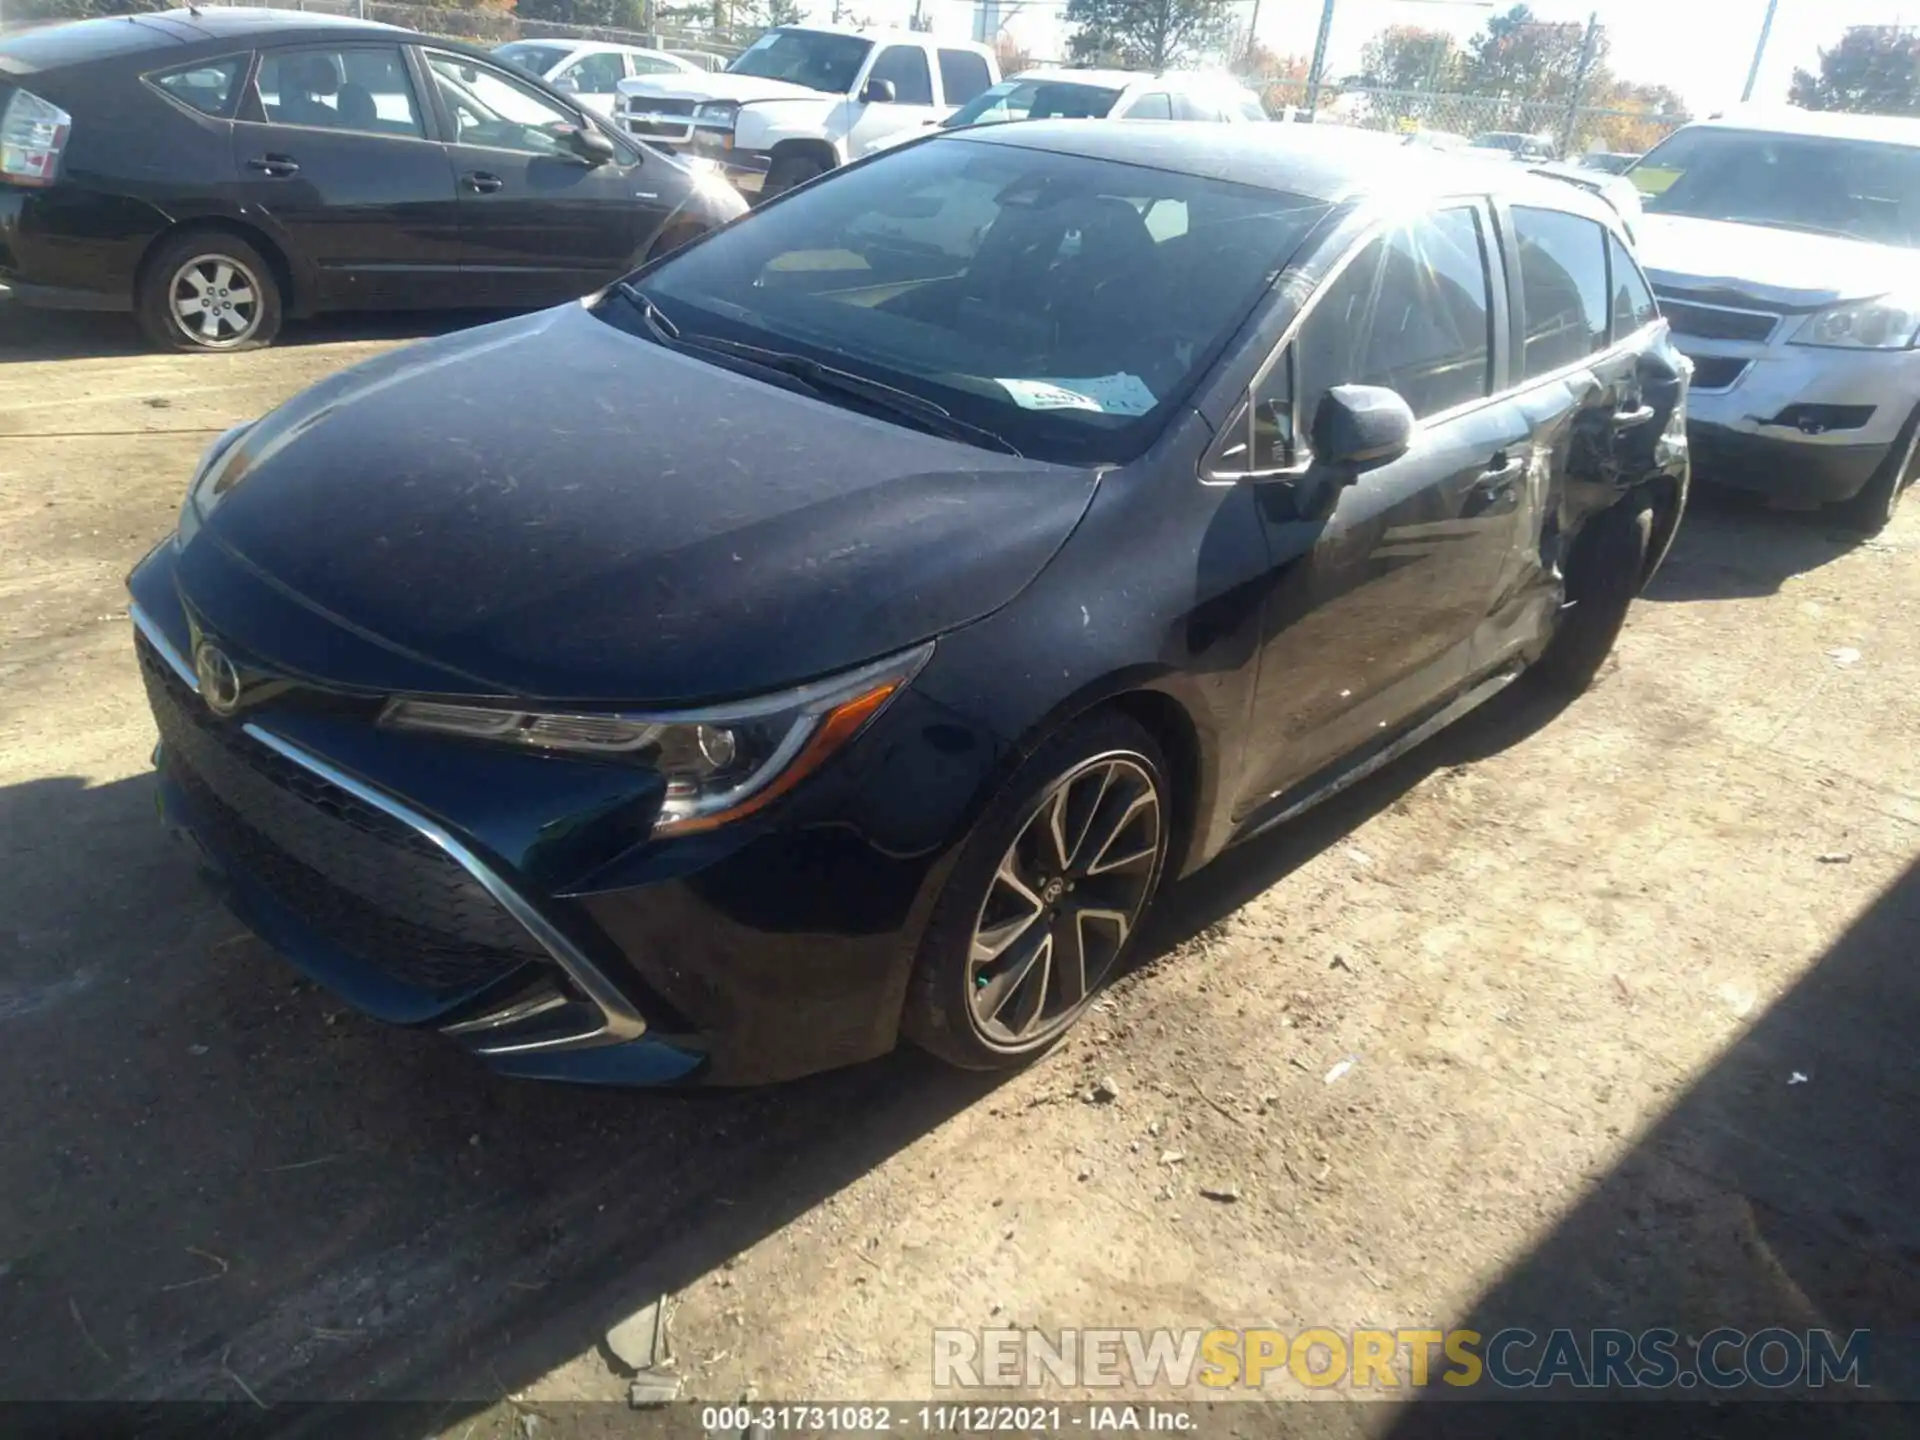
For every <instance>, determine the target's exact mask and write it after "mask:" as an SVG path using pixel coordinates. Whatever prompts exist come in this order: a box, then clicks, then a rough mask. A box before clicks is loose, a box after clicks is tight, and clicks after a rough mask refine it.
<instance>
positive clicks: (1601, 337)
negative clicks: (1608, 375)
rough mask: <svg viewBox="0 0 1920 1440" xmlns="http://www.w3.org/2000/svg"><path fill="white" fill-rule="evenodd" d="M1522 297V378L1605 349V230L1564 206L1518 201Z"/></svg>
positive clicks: (1515, 213)
mask: <svg viewBox="0 0 1920 1440" xmlns="http://www.w3.org/2000/svg"><path fill="white" fill-rule="evenodd" d="M1513 233H1514V239H1515V241H1516V242H1517V243H1518V245H1519V249H1520V299H1521V305H1522V308H1523V309H1524V311H1525V313H1526V330H1525V335H1526V378H1527V379H1529V380H1532V379H1535V378H1536V377H1538V376H1541V375H1545V374H1548V373H1549V372H1551V371H1554V370H1558V369H1560V368H1561V367H1562V366H1565V365H1574V364H1577V363H1579V362H1580V361H1582V360H1584V359H1586V357H1587V356H1589V355H1591V354H1593V353H1594V352H1595V351H1597V350H1604V349H1606V348H1607V334H1608V316H1609V307H1608V304H1607V238H1608V236H1607V232H1606V229H1605V227H1603V226H1602V225H1600V224H1599V223H1598V222H1597V221H1593V220H1588V219H1585V218H1583V217H1582V216H1579V215H1569V214H1567V213H1566V212H1565V211H1564V210H1537V209H1534V208H1532V207H1531V206H1526V205H1516V206H1515V207H1514V210H1513Z"/></svg>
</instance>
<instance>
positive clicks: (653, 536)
mask: <svg viewBox="0 0 1920 1440" xmlns="http://www.w3.org/2000/svg"><path fill="white" fill-rule="evenodd" d="M238 443H239V450H238V452H237V454H236V456H235V458H234V460H233V461H232V462H231V464H230V466H229V467H228V468H227V469H226V470H225V472H224V473H223V474H222V476H221V477H220V479H219V482H218V483H219V489H220V492H221V493H220V495H219V497H218V499H217V502H216V503H215V504H213V505H212V506H211V507H209V508H208V513H207V514H206V518H205V519H204V521H203V523H202V525H201V527H200V529H199V530H198V532H197V533H196V534H195V535H194V536H193V538H192V539H191V540H190V541H189V542H188V543H187V545H186V547H185V548H184V550H183V551H182V554H181V559H180V565H179V576H180V585H181V589H182V591H183V592H184V596H185V599H186V600H187V602H188V604H189V606H190V608H192V609H193V610H194V611H195V612H196V614H197V615H198V616H199V619H200V621H201V623H202V624H204V625H205V626H207V627H208V628H209V629H211V630H213V631H215V632H216V633H219V634H221V635H223V636H224V637H225V638H227V639H229V640H231V641H234V642H236V643H237V644H238V645H239V647H240V648H241V649H243V650H245V651H247V652H249V653H250V654H252V655H253V656H254V658H256V659H257V660H259V661H261V662H262V663H265V664H267V665H270V666H271V665H274V664H278V665H279V666H281V667H282V668H284V669H286V670H289V671H291V672H293V673H295V674H299V675H304V676H307V677H309V678H313V679H319V680H323V681H329V682H332V683H336V684H341V685H347V686H363V687H366V688H412V689H420V690H426V691H438V692H443V693H466V694H499V695H521V696H532V697H540V698H555V699H592V700H618V701H635V702H660V703H667V702H672V703H680V702H686V701H695V700H708V699H719V698H724V697H730V696H737V695H746V694H751V693H754V692H756V691H763V690H771V689H776V688H779V687H782V686H785V685H789V684H793V683H796V682H799V681H802V680H806V679H810V678H813V677H816V676H820V675H825V674H829V673H831V672H833V671H836V670H839V669H842V668H845V667H848V666H853V665H857V664H859V663H861V662H863V661H866V660H869V659H873V658H875V657H877V656H881V655H885V654H887V653H890V652H892V651H895V650H899V649H903V648H905V647H907V646H910V645H913V644H915V643H917V642H919V641H921V640H924V639H926V638H928V637H930V636H933V635H936V634H938V633H940V632H942V631H944V630H948V629H951V628H953V627H955V626H958V625H961V624H964V623H966V622H967V621H969V620H973V619H976V618H978V617H980V616H982V615H985V614H987V613H989V612H991V611H993V610H995V609H997V608H998V607H999V606H1001V605H1003V604H1005V603H1006V602H1007V601H1008V600H1009V599H1011V598H1012V597H1013V596H1014V595H1016V594H1017V593H1019V591H1020V590H1021V589H1022V588H1023V587H1024V586H1025V585H1026V584H1027V582H1028V581H1029V580H1031V579H1032V578H1033V576H1034V575H1036V574H1037V573H1038V572H1039V571H1040V569H1041V568H1042V567H1043V566H1044V565H1045V564H1046V563H1047V561H1048V560H1049V559H1050V558H1051V557H1052V555H1053V554H1054V553H1055V552H1056V551H1057V550H1058V549H1059V547H1060V545H1061V544H1062V542H1063V541H1064V540H1065V539H1066V537H1067V536H1068V535H1069V534H1070V533H1071V532H1072V530H1073V527H1074V525H1075V524H1076V523H1077V522H1078V520H1079V518H1080V516H1081V515H1082V514H1084V513H1085V510H1086V507H1087V505H1088V503H1089V502H1090V500H1091V499H1092V495H1093V491H1094V488H1095V486H1096V485H1097V483H1098V476H1097V473H1096V472H1094V471H1089V470H1080V469H1076V468H1072V467H1067V466H1058V465H1049V464H1044V463H1040V462H1035V461H1029V460H1022V459H1019V458H1017V457H1014V456H1007V455H1000V454H997V453H995V452H991V451H986V450H980V449H977V448H974V447H972V446H968V445H962V444H959V443H957V442H955V441H950V440H945V439H942V438H940V437H938V436H933V435H927V434H923V433H921V432H919V431H915V430H908V429H904V428H902V427H900V426H897V425H893V424H889V423H887V422H885V421H882V420H877V419H872V418H869V417H867V416H865V415H862V414H857V413H854V412H852V411H848V410H843V409H840V408H838V407H836V406H832V405H829V404H827V403H825V402H823V401H820V400H816V399H813V398H812V397H810V396H807V395H803V394H797V393H795V392H793V391H790V390H787V389H784V388H781V387H779V386H775V385H770V384H766V383H763V382H762V381H759V380H756V379H753V378H751V377H749V376H745V375H741V374H739V373H737V372H734V371H730V370H725V369H721V368H718V367H716V366H713V365H710V364H707V363H705V362H703V361H700V360H697V359H694V358H692V357H690V356H687V355H683V354H680V353H677V352H674V351H671V350H668V349H666V348H664V347H662V346H660V345H657V344H655V343H653V342H652V341H650V340H646V339H642V338H639V337H637V336H635V335H632V334H629V333H627V332H625V331H623V330H621V329H619V328H617V327H615V326H613V325H609V324H607V323H605V322H603V321H601V320H600V319H598V318H596V317H595V316H594V315H593V314H592V313H590V312H589V311H588V310H587V309H586V308H585V307H584V305H580V304H574V305H568V306H564V307H561V308H560V309H557V310H550V311H545V312H542V313H540V314H537V315H531V316H526V317H522V318H520V319H516V320H510V321H506V322H503V323H501V324H497V325H490V326H486V327H484V328H481V329H477V330H470V331H467V332H465V333H463V334H458V335H452V336H447V337H444V338H441V339H438V340H432V341H428V342H426V343H424V344H420V345H416V346H413V347H411V348H409V349H405V350H400V351H395V352H393V353H392V354H389V355H386V356H383V357H381V358H379V359H377V360H374V361H372V362H370V363H368V364H366V365H362V366H360V367H358V368H356V369H354V370H349V371H345V372H343V373H341V374H339V375H336V376H334V377H332V378H330V379H329V380H327V381H325V382H323V383H322V384H320V385H318V386H316V387H314V388H313V389H312V390H309V391H307V392H306V393H305V394H304V395H301V396H299V397H297V398H295V399H294V400H292V401H290V402H289V403H288V404H286V405H284V406H282V407H281V408H280V409H279V410H277V411H275V412H273V413H272V414H271V415H269V416H267V417H266V418H265V419H264V420H262V421H261V422H260V423H259V424H258V425H257V426H255V427H254V428H253V429H252V430H251V431H249V432H248V433H247V434H246V436H245V437H244V438H243V439H242V440H241V441H239V442H238ZM409 665H412V666H413V667H414V669H413V670H410V669H409V668H408V667H409ZM416 672H417V674H418V677H419V678H406V679H403V680H396V676H411V675H413V674H415V673H416Z"/></svg>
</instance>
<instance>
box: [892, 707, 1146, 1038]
mask: <svg viewBox="0 0 1920 1440" xmlns="http://www.w3.org/2000/svg"><path fill="white" fill-rule="evenodd" d="M1164 776H1165V767H1164V765H1163V764H1162V762H1161V759H1160V751H1159V747H1158V746H1157V745H1155V743H1154V741H1153V737H1152V736H1151V735H1149V734H1148V733H1147V732H1146V730H1145V729H1143V728H1142V727H1141V726H1139V725H1138V724H1136V723H1134V722H1133V721H1132V720H1129V719H1127V718H1126V717H1125V716H1122V715H1117V714H1115V715H1101V716H1098V717H1096V718H1095V719H1094V720H1092V721H1090V722H1087V723H1085V724H1083V725H1079V726H1076V727H1074V728H1073V729H1072V730H1070V731H1068V732H1067V733H1065V734H1063V735H1061V736H1059V737H1057V738H1056V739H1054V740H1053V741H1051V742H1049V743H1048V744H1047V745H1045V746H1043V747H1042V748H1041V749H1040V751H1039V752H1037V753H1036V754H1035V755H1034V757H1033V758H1032V759H1031V760H1030V761H1028V763H1027V764H1026V765H1025V766H1023V767H1022V769H1021V771H1020V773H1019V774H1018V775H1016V776H1015V777H1014V780H1013V782H1012V783H1011V784H1010V785H1009V786H1008V787H1007V789H1006V790H1005V791H1004V792H1002V794H1001V796H1000V797H999V799H997V800H996V801H995V802H994V804H993V805H992V806H991V807H990V809H989V811H988V813H987V816H986V818H985V819H983V820H982V822H981V824H980V826H979V828H978V829H977V830H976V831H975V833H974V837H973V839H972V840H971V841H970V842H969V844H968V846H967V849H966V852H965V853H964V854H963V855H962V857H961V859H960V862H959V864H958V865H957V866H956V867H955V870H954V873H953V877H952V879H950V880H949V881H948V884H947V888H946V890H945V892H944V893H943V894H942V895H941V897H940V901H939V903H938V905H937V906H936V907H935V911H934V918H933V921H932V923H931V925H930V926H929V927H928V932H927V938H926V942H925V944H924V945H923V946H922V949H921V955H920V963H919V967H918V969H917V971H916V973H915V977H914V984H913V988H912V991H911V993H910V995H909V997H908V1001H907V1010H906V1014H905V1017H904V1023H905V1026H906V1030H907V1033H908V1034H909V1035H910V1036H911V1037H912V1038H913V1039H914V1040H916V1041H917V1042H919V1043H920V1044H921V1045H922V1046H924V1047H925V1048H926V1049H928V1050H931V1051H932V1052H933V1053H934V1054H936V1055H938V1056H939V1057H940V1058H941V1059H943V1060H946V1061H948V1062H949V1063H951V1064H954V1065H959V1066H962V1067H965V1068H967V1069H970V1070H989V1069H998V1068H1002V1067H1007V1066H1012V1065H1017V1064H1020V1063H1022V1062H1023V1061H1025V1060H1028V1059H1030V1058H1031V1057H1033V1056H1035V1055H1037V1054H1039V1053H1040V1052H1042V1051H1043V1050H1045V1049H1047V1048H1048V1047H1049V1046H1051V1045H1052V1044H1053V1042H1054V1041H1056V1040H1058V1039H1059V1038H1060V1036H1061V1035H1063V1034H1065V1033H1066V1031H1067V1030H1068V1028H1069V1027H1071V1026H1072V1024H1073V1023H1074V1021H1076V1020H1077V1019H1079V1018H1080V1016H1081V1014H1082V1013H1083V1012H1084V1011H1085V1010H1086V1008H1087V1006H1088V1004H1090V1003H1091V1001H1092V999H1093V997H1094V995H1095V994H1096V993H1097V992H1098V991H1099V989H1100V987H1101V985H1102V984H1103V983H1104V982H1105V981H1106V980H1107V978H1108V977H1109V976H1110V975H1111V974H1112V972H1113V968H1114V966H1115V964H1116V963H1117V962H1118V961H1119V959H1120V957H1121V955H1122V954H1123V953H1124V952H1125V950H1126V948H1127V945H1128V942H1129V941H1130V940H1131V939H1132V938H1133V936H1134V933H1135V932H1136V931H1137V930H1138V929H1139V926H1140V922H1141V919H1142V917H1143V916H1144V915H1145V913H1146V910H1147V906H1148V904H1149V902H1150V901H1151V900H1152V899H1153V894H1154V891H1155V889H1156V888H1157V887H1158V885H1159V883H1160V874H1161V870H1162V867H1163V866H1164V864H1165V861H1166V853H1167V827H1168V821H1169V816H1170V806H1169V803H1168V797H1167V789H1166V780H1165V778H1164Z"/></svg>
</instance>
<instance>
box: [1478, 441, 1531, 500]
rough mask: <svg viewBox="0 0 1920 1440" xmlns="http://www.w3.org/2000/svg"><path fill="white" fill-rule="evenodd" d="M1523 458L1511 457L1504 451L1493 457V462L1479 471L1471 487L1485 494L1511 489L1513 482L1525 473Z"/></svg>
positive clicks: (1496, 493) (1495, 493) (1494, 493)
mask: <svg viewBox="0 0 1920 1440" xmlns="http://www.w3.org/2000/svg"><path fill="white" fill-rule="evenodd" d="M1526 468H1527V462H1526V461H1525V460H1514V459H1511V458H1510V457H1509V456H1508V455H1507V454H1506V453H1505V452H1504V451H1502V452H1501V453H1500V454H1498V455H1496V456H1494V457H1493V463H1492V464H1491V465H1489V466H1488V467H1487V468H1486V469H1485V470H1482V471H1481V472H1480V478H1479V479H1478V480H1476V481H1474V482H1473V488H1474V489H1476V490H1478V491H1480V492H1481V493H1482V494H1486V495H1499V494H1502V493H1504V492H1506V491H1508V490H1511V489H1513V482H1514V481H1516V480H1518V479H1519V478H1520V477H1521V475H1523V474H1525V473H1526Z"/></svg>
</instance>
